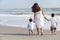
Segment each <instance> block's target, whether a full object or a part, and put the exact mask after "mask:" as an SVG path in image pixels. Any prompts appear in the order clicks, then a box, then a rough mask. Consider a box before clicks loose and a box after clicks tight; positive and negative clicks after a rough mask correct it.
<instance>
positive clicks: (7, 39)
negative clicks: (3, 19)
mask: <svg viewBox="0 0 60 40" xmlns="http://www.w3.org/2000/svg"><path fill="white" fill-rule="evenodd" d="M36 33H37V32H36V30H34V35H31V36H29V35H28V30H27V29H24V28H20V27H10V26H1V25H0V40H60V31H57V33H56V35H51V34H50V31H49V30H44V35H43V36H41V35H36Z"/></svg>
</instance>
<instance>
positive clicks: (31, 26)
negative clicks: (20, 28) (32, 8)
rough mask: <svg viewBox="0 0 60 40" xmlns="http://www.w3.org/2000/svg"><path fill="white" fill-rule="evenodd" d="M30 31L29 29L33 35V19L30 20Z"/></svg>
mask: <svg viewBox="0 0 60 40" xmlns="http://www.w3.org/2000/svg"><path fill="white" fill-rule="evenodd" d="M28 29H29V35H30V34H31V33H32V34H33V21H32V18H30V19H29V24H28Z"/></svg>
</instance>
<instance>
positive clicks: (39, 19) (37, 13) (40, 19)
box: [32, 3, 47, 35]
mask: <svg viewBox="0 0 60 40" xmlns="http://www.w3.org/2000/svg"><path fill="white" fill-rule="evenodd" d="M32 12H33V13H34V22H35V25H36V28H37V33H38V35H39V30H40V32H41V35H43V29H42V28H43V26H44V18H45V19H47V18H46V17H45V15H44V12H43V10H42V8H40V7H39V5H38V4H37V3H35V4H34V5H33V6H32Z"/></svg>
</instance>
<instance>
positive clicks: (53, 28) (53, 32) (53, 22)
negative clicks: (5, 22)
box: [50, 13, 57, 34]
mask: <svg viewBox="0 0 60 40" xmlns="http://www.w3.org/2000/svg"><path fill="white" fill-rule="evenodd" d="M50 21H51V28H50V30H51V34H56V26H57V20H56V18H55V14H54V13H52V14H51V19H50Z"/></svg>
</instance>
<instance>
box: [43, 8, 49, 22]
mask: <svg viewBox="0 0 60 40" xmlns="http://www.w3.org/2000/svg"><path fill="white" fill-rule="evenodd" d="M42 14H43V16H44V18H45V19H46V20H48V19H47V18H46V17H45V14H44V11H43V9H42ZM48 21H49V20H48Z"/></svg>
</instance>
